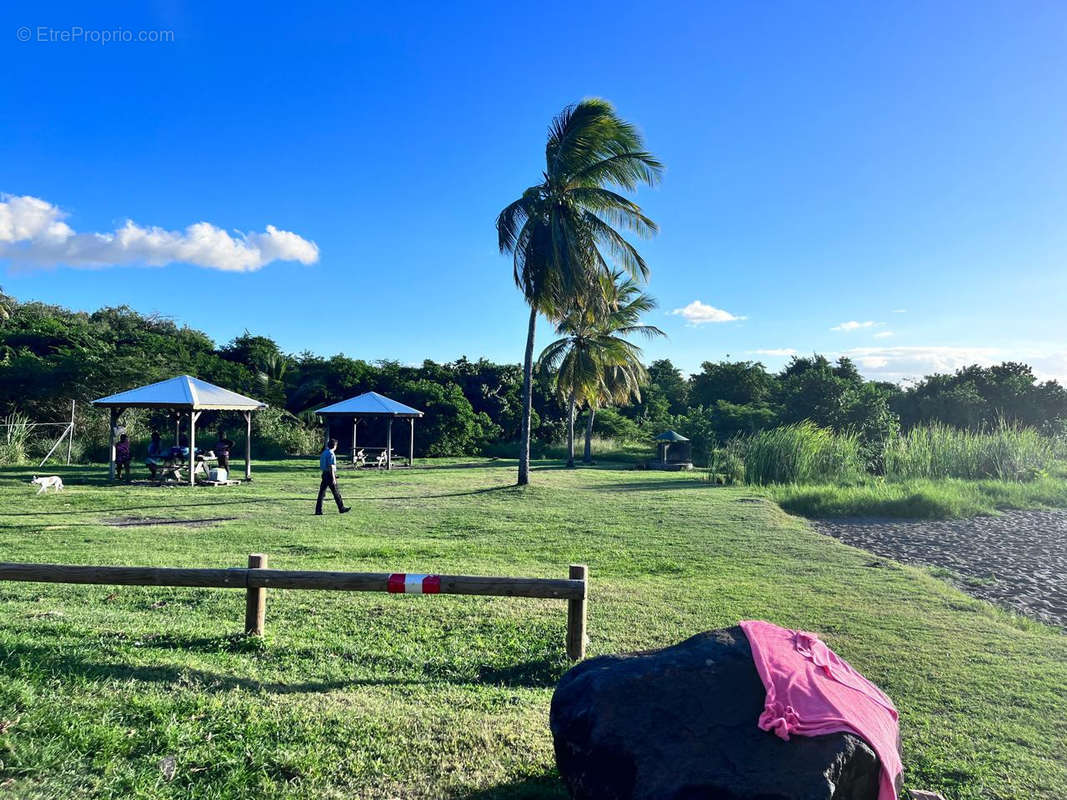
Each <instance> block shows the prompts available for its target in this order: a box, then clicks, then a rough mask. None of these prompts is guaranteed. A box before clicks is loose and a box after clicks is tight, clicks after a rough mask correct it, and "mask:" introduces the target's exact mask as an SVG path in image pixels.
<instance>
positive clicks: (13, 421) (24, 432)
mask: <svg viewBox="0 0 1067 800" xmlns="http://www.w3.org/2000/svg"><path fill="white" fill-rule="evenodd" d="M32 431H33V423H32V422H31V421H30V418H29V417H27V416H26V415H25V414H20V413H18V412H17V411H16V412H14V413H12V414H8V415H7V416H6V417H4V427H3V429H0V464H22V463H23V462H24V461H25V460H26V449H27V445H28V444H29V442H30V434H31V433H32Z"/></svg>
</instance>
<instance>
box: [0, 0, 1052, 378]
mask: <svg viewBox="0 0 1067 800" xmlns="http://www.w3.org/2000/svg"><path fill="white" fill-rule="evenodd" d="M83 5H84V4H69V5H64V4H51V3H47V2H45V3H40V4H35V5H33V6H29V5H25V4H17V6H16V4H9V5H8V6H7V7H6V8H5V9H4V10H3V11H0V54H2V55H3V58H4V63H5V64H7V65H9V66H8V69H9V72H8V80H6V81H4V82H3V83H2V84H0V192H3V193H5V195H7V197H6V199H5V200H4V203H5V205H3V206H0V285H2V286H3V287H4V289H5V291H7V292H8V293H10V294H13V295H15V296H16V297H18V298H20V299H38V300H44V301H47V302H52V303H59V304H63V305H67V306H71V307H74V308H81V309H93V308H97V307H99V306H102V305H118V304H123V303H125V304H128V305H130V306H133V307H134V308H136V309H138V310H140V311H144V312H160V313H162V314H165V315H168V316H171V317H174V318H175V319H177V320H179V321H181V322H185V323H188V324H190V325H193V326H195V327H197V328H201V329H203V330H205V331H207V332H208V333H209V334H210V335H211V336H213V337H214V338H215V339H216V340H217V341H219V342H225V341H227V340H229V339H230V338H232V337H233V336H235V335H237V334H240V333H241V332H242V331H243V330H245V329H248V330H250V331H252V332H254V333H260V334H264V335H269V336H272V337H273V338H275V339H276V340H277V341H278V342H279V344H280V345H281V346H282V347H283V348H284V349H286V350H289V351H294V352H297V351H301V350H304V349H308V350H312V351H315V352H318V353H321V354H324V355H326V354H332V353H336V352H344V353H346V354H348V355H351V356H354V357H359V358H365V359H379V358H393V359H399V360H401V361H405V362H419V361H421V360H422V359H423V358H434V359H437V360H450V359H453V358H456V357H459V356H461V355H468V356H469V357H472V358H473V357H477V356H482V355H484V356H488V357H490V358H493V359H496V360H509V361H518V360H519V359H520V358H521V355H522V348H523V344H524V329H525V313H524V310H523V305H522V301H521V298H520V296H519V294H518V292H517V291H516V290H515V288H514V286H513V284H512V281H511V274H510V264H509V262H508V260H507V259H506V258H504V257H502V256H500V255H499V254H498V253H497V250H496V245H495V234H494V229H493V220H494V218H495V216H496V213H497V212H498V211H499V210H500V208H502V207H503V206H504V205H505V204H507V203H508V202H510V201H511V200H512V199H514V198H515V197H516V196H518V194H519V193H520V192H521V191H522V189H524V188H525V187H526V186H528V185H530V184H532V183H535V182H537V180H538V178H539V175H540V170H541V168H542V167H543V157H544V156H543V154H544V139H545V131H546V127H547V125H548V122H549V120H550V118H551V117H552V115H553V114H555V113H556V112H558V111H559V110H560V109H561V108H562V107H563V106H564V105H566V104H567V103H570V102H574V101H576V100H578V99H580V98H582V97H585V96H594V95H595V96H601V97H605V98H608V99H609V100H611V101H612V102H614V103H615V104H616V106H617V107H618V109H619V111H620V112H621V114H622V115H623V116H625V117H626V118H628V119H630V120H632V121H634V122H636V123H637V124H638V125H639V126H640V127H641V129H642V130H643V131H644V133H645V136H646V138H647V142H648V145H649V147H650V149H652V150H653V151H654V152H655V153H656V154H657V155H659V156H660V157H661V159H662V160H663V161H664V162H665V163H666V165H667V171H666V174H665V176H664V180H663V183H662V185H661V186H660V187H659V188H657V189H655V190H646V191H642V192H641V193H640V194H639V195H638V201H639V202H640V203H641V204H642V205H643V206H644V207H645V209H646V211H647V213H648V214H649V215H650V216H651V217H652V218H654V219H655V220H656V221H657V222H658V223H659V224H660V227H661V233H660V235H659V236H658V237H657V238H656V239H654V240H652V241H649V242H646V243H643V244H642V245H641V247H642V249H643V252H644V253H645V255H646V257H647V259H648V261H649V263H650V264H651V266H652V281H651V285H650V291H651V293H652V294H654V295H655V296H656V297H657V298H658V300H659V302H660V309H659V310H658V311H657V312H656V313H655V314H654V315H653V316H652V318H651V321H652V322H654V323H656V324H658V325H660V326H661V327H662V328H664V330H666V331H667V332H668V334H669V339H668V340H665V341H660V342H656V343H654V344H651V345H649V346H647V347H646V353H647V355H648V357H649V358H650V359H651V358H656V357H665V356H666V357H670V358H671V359H673V360H674V361H675V363H676V364H678V365H680V366H682V367H683V368H685V369H687V370H693V369H696V368H698V366H699V364H700V362H701V361H703V360H708V359H712V360H714V359H719V358H723V357H725V356H727V355H729V356H730V357H732V358H758V359H761V360H763V361H764V362H765V363H766V364H768V366H770V367H774V368H776V367H779V366H780V365H781V364H783V363H784V362H785V360H786V358H787V354H788V353H789V352H793V351H795V352H800V353H805V352H811V351H813V350H815V351H819V352H825V353H829V354H841V353H846V354H851V355H853V356H854V357H855V358H857V360H858V361H859V362H860V364H861V366H862V368H863V370H864V372H865V373H866V374H868V375H871V376H879V377H889V378H893V379H899V378H907V377H913V376H917V375H921V374H923V373H925V372H930V371H933V370H937V369H940V370H947V369H952V368H955V367H956V366H959V365H961V364H963V363H970V362H974V361H980V362H988V361H996V360H1002V359H1007V358H1011V359H1018V360H1026V361H1029V362H1031V363H1033V364H1034V365H1035V366H1036V367H1037V369H1038V371H1039V372H1040V373H1041V374H1043V375H1047V376H1059V377H1061V378H1062V377H1067V315H1065V314H1064V305H1065V300H1067V291H1065V290H1067V270H1065V269H1064V261H1065V257H1067V192H1065V187H1067V104H1065V103H1064V102H1063V94H1064V87H1065V86H1067V5H1065V4H1063V3H1042V2H1031V3H1026V4H1025V5H1020V4H1017V3H1006V2H1005V3H982V4H973V3H950V2H940V3H936V4H935V3H931V4H856V3H841V4H830V3H827V4H812V3H774V4H752V3H735V4H726V3H694V4H639V5H634V6H632V7H630V8H629V9H627V6H626V5H625V4H619V3H610V4H608V3H604V4H578V3H555V2H545V3H539V4H537V5H536V6H529V5H526V6H522V5H514V4H512V5H511V6H508V5H507V4H499V3H492V4H489V3H486V4H474V3H455V4H446V3H418V2H414V3H406V4H403V5H397V6H396V7H387V4H375V5H367V6H364V7H350V8H345V9H330V10H319V11H309V10H307V9H306V8H303V7H301V6H300V5H298V4H284V5H273V4H270V3H256V4H251V5H247V6H245V7H240V6H239V5H238V4H232V5H231V4H227V6H228V7H225V8H224V7H223V4H217V7H215V6H216V4H197V5H195V6H193V5H190V6H186V5H185V4H182V3H179V2H174V1H173V0H172V1H171V2H154V3H139V4H130V5H128V6H125V7H123V6H121V5H112V6H110V7H109V8H106V9H105V8H94V9H91V10H89V9H86V8H84V7H81V6H83ZM98 5H103V4H98ZM23 27H25V28H26V29H27V32H22V31H20V28H23ZM79 28H80V29H81V30H82V31H83V33H81V34H77V33H75V31H77V29H79ZM116 31H117V32H118V35H119V36H124V35H132V36H134V37H136V36H138V35H139V32H140V31H153V32H154V31H166V32H169V33H166V34H164V36H166V37H167V38H169V39H171V40H170V41H161V42H136V41H133V42H123V41H111V42H102V41H85V39H89V38H92V37H95V38H97V39H99V38H102V37H103V36H104V35H105V32H110V34H111V35H112V36H113V37H114V36H115V32H116ZM95 32H100V33H95ZM27 34H28V35H29V37H30V41H25V42H24V41H20V40H19V39H20V36H21V37H23V38H25V36H26V35H27ZM64 35H67V36H71V37H75V36H80V37H81V38H80V40H78V41H62V37H63V36H64ZM153 35H154V34H153ZM50 39H51V40H50ZM12 70H13V72H12ZM27 197H29V198H36V201H34V203H36V202H37V201H40V202H39V204H36V205H34V204H32V203H31V204H30V205H27V203H30V201H26V200H24V201H23V204H22V205H21V206H18V207H16V206H15V205H13V204H12V199H13V198H27ZM5 213H6V215H7V216H6V219H7V223H6V228H5V222H4V221H5V216H4V215H5ZM20 215H21V216H20ZM61 215H65V216H61ZM27 219H30V222H29V223H27V222H26V220H27ZM20 220H21V224H22V229H21V230H22V233H21V234H20V233H19V230H17V229H18V228H19V226H18V224H16V223H17V222H19V221H20ZM34 220H36V222H34ZM42 220H43V222H42ZM128 221H132V225H133V226H135V227H132V228H127V227H126V226H127V225H128V224H129V223H128ZM197 223H209V224H210V227H207V226H201V227H200V228H197V229H194V230H193V231H187V230H186V229H187V228H188V226H190V225H194V224H197ZM27 224H37V226H38V227H37V228H35V229H34V230H33V231H30V232H27V230H26V225H27ZM54 225H59V226H63V225H65V226H68V228H62V227H61V228H59V229H58V235H59V241H60V242H61V244H63V243H66V244H63V246H58V245H56V240H55V239H54V238H53V239H49V236H50V235H53V236H54V235H56V234H57V229H55V228H54V227H49V226H54ZM268 225H269V226H274V228H275V229H276V230H277V231H288V232H291V233H293V234H296V237H299V238H296V237H286V236H284V235H283V234H280V233H276V234H273V235H272V234H270V233H268V231H269V229H268V227H267V226H268ZM124 228H125V229H126V233H125V234H120V235H119V236H117V237H113V239H112V240H111V241H110V242H108V241H107V240H101V239H99V238H98V237H93V236H92V235H91V234H94V233H112V234H113V233H114V232H115V231H116V230H119V229H124ZM153 228H159V229H161V230H160V231H153V230H152V229H153ZM75 231H76V232H77V234H88V235H87V236H80V237H77V238H74V239H70V240H68V239H67V238H65V237H69V236H72V235H73V232H75ZM168 232H173V233H168ZM236 232H243V233H244V234H245V235H246V236H247V238H245V239H243V238H241V236H240V235H239V234H238V233H236ZM5 237H6V238H5ZM20 237H21V238H20ZM130 237H133V238H134V239H136V243H135V245H129V246H127V249H126V250H125V251H123V252H124V253H125V255H124V256H121V257H119V256H116V255H115V253H116V252H117V250H118V249H119V248H118V245H117V244H116V242H117V241H120V240H121V241H123V242H126V241H127V239H129V238H130ZM71 242H74V243H78V247H79V248H81V249H77V248H75V249H74V250H72V249H70V243H71ZM309 243H314V247H315V248H317V252H316V251H315V249H314V248H311V245H310V244H309ZM124 246H125V245H124ZM64 247H66V248H67V249H64ZM94 248H95V249H94ZM64 253H66V254H67V255H64ZM72 253H73V254H74V255H71V254H72ZM257 253H258V255H256V254H257ZM131 254H132V255H131ZM138 254H141V256H139V257H140V260H141V261H144V260H152V259H156V260H161V261H170V260H171V259H173V258H175V257H177V258H178V259H179V260H178V261H171V263H167V264H166V265H164V266H144V265H143V264H139V263H136V260H137V259H136V258H135V259H134V260H135V263H133V264H129V263H126V262H128V261H129V260H130V258H134V257H135V256H138ZM145 254H147V255H145ZM186 254H192V255H189V256H188V258H190V259H191V260H196V259H200V260H201V261H211V260H214V261H215V262H218V263H216V264H215V265H214V266H210V267H205V266H193V265H190V264H187V263H181V259H182V258H184V257H186ZM220 254H221V255H220ZM275 256H277V258H278V259H282V258H288V259H293V260H269V259H270V258H271V257H275ZM79 259H80V260H81V261H86V260H93V259H103V260H105V261H108V260H109V259H110V261H115V262H121V263H119V264H118V265H115V266H106V267H95V268H86V267H84V266H77V265H75V266H70V264H71V263H74V264H77V263H78V262H79ZM110 261H109V263H110ZM262 261H266V262H267V263H262V264H261V263H260V262H262ZM301 261H306V262H309V263H301ZM220 266H228V267H230V268H231V269H222V268H219V267H220ZM234 266H240V267H244V268H245V271H235V270H234V269H232V268H233V267H234ZM695 302H696V303H699V304H701V305H693V304H694V303H695ZM705 306H710V307H712V308H713V309H718V310H721V311H724V312H726V314H725V317H735V318H736V319H727V320H726V321H710V320H713V319H714V318H724V315H722V314H717V313H715V312H714V311H708V310H707V309H706V308H704V307H705ZM687 307H688V308H689V309H690V312H689V313H688V318H687V315H686V314H682V313H678V314H675V313H672V312H674V311H676V310H682V309H686V308H687ZM694 310H695V311H696V312H697V313H693V311H694ZM702 319H707V320H709V321H704V322H701V320H702ZM845 323H857V324H854V325H847V324H845ZM835 328H836V330H835ZM549 333H550V331H549V330H548V328H547V327H544V328H542V330H541V332H540V339H539V343H540V344H541V345H543V344H545V343H547V341H548V338H547V336H548V334H549Z"/></svg>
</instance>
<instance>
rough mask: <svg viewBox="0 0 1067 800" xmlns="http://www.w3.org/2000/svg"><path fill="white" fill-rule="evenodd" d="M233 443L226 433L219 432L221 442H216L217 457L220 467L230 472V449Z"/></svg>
mask: <svg viewBox="0 0 1067 800" xmlns="http://www.w3.org/2000/svg"><path fill="white" fill-rule="evenodd" d="M232 447H233V442H232V441H231V440H230V439H227V438H226V431H223V430H220V431H219V440H218V441H217V442H215V457H216V458H218V460H219V467H220V468H222V469H224V470H226V473H227V474H229V472H230V449H231V448H232Z"/></svg>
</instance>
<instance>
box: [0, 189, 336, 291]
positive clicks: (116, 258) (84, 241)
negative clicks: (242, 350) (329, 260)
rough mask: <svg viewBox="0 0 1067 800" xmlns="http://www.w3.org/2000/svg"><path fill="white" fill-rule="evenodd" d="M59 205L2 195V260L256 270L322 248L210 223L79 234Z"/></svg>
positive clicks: (304, 260)
mask: <svg viewBox="0 0 1067 800" xmlns="http://www.w3.org/2000/svg"><path fill="white" fill-rule="evenodd" d="M66 217H67V214H66V213H65V212H63V211H62V210H61V209H60V208H59V207H58V206H55V205H52V204H51V203H49V202H47V201H45V200H41V199H40V198H37V197H30V196H29V195H25V196H21V197H14V196H11V195H0V258H6V259H10V260H11V261H12V262H13V263H16V264H19V265H26V266H42V267H43V266H58V265H63V266H69V267H113V266H121V265H128V264H144V265H147V266H153V267H161V266H164V265H166V264H171V263H183V264H194V265H196V266H199V267H207V268H209V269H220V270H224V271H227V272H252V271H254V270H257V269H260V268H261V267H263V266H264V265H266V264H269V263H270V262H272V261H299V262H300V263H301V264H313V263H315V262H316V261H318V259H319V248H318V246H317V245H316V244H315V243H314V242H311V241H308V240H307V239H304V238H303V237H301V236H298V235H297V234H295V233H291V232H290V231H282V230H278V229H277V228H275V227H274V226H273V225H268V226H267V229H266V230H265V231H263V232H253V233H240V232H237V231H235V232H234V233H233V234H232V235H231V234H230V233H227V232H226V231H224V230H222V229H221V228H217V227H215V226H214V225H212V224H211V223H210V222H197V223H194V224H192V225H189V226H188V227H187V228H186V229H185V230H184V231H168V230H165V229H163V228H158V227H149V228H144V227H141V226H140V225H137V224H136V223H135V222H133V221H132V220H127V221H126V223H125V224H124V225H123V226H122V227H120V228H117V229H115V230H114V231H112V232H109V233H77V232H75V231H74V229H72V228H71V227H70V226H69V225H67V223H66V222H64V221H63V220H64V219H65V218H66Z"/></svg>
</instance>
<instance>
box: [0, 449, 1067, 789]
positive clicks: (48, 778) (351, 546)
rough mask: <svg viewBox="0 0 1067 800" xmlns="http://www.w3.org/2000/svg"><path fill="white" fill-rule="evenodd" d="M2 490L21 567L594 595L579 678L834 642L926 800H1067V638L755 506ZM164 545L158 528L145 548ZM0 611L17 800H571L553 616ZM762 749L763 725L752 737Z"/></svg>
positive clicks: (369, 492) (278, 477)
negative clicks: (874, 697)
mask: <svg viewBox="0 0 1067 800" xmlns="http://www.w3.org/2000/svg"><path fill="white" fill-rule="evenodd" d="M31 474H32V471H31V470H28V469H15V468H6V469H3V470H0V558H2V560H7V561H53V562H64V563H98V564H146V565H166V566H212V567H221V566H242V565H243V564H244V563H245V561H246V559H247V555H248V553H250V552H265V553H268V554H269V556H270V560H271V565H272V566H275V567H279V568H324V569H337V570H341V569H348V570H372V571H411V572H452V573H474V574H479V573H481V574H491V573H503V574H512V575H532V576H545V577H550V576H552V577H562V576H564V575H565V574H566V568H567V564H568V563H571V562H585V563H588V564H589V566H590V570H591V586H592V589H591V598H590V615H589V625H590V636H591V643H590V651H591V654H592V655H596V654H598V653H608V652H618V651H626V650H635V649H641V648H649V647H658V646H661V645H666V644H669V643H672V642H675V641H678V640H679V639H682V638H684V637H686V636H689V635H691V634H693V633H696V632H698V631H702V630H707V629H710V628H716V627H721V626H725V625H731V624H734V623H735V622H736V621H737V620H739V619H744V618H752V617H756V618H766V619H770V620H773V621H775V622H778V623H780V624H783V625H788V626H794V627H802V628H807V629H810V630H815V631H820V632H822V633H823V634H825V636H826V638H827V641H828V642H829V643H830V645H831V646H832V647H834V648H835V649H836V650H837V651H838V652H839V653H841V654H842V655H843V656H844V657H846V658H847V659H849V660H850V661H851V662H852V663H853V664H854V665H855V666H856V667H858V668H859V669H860V670H862V671H863V672H865V673H866V674H867V675H868V676H869V677H871V678H872V679H873V680H875V681H876V682H878V683H879V684H880V685H882V687H883V688H884V689H885V690H886V691H887V692H888V693H889V695H890V696H892V697H893V698H894V699H895V700H896V702H897V704H898V706H899V707H900V709H901V712H902V732H903V745H904V760H905V764H906V766H907V773H906V778H907V782H908V785H909V786H912V787H916V788H923V787H927V788H936V789H939V790H941V791H942V792H943V793H944V794H945V796H946V797H948V798H950V800H964V799H965V798H966V799H967V800H977V799H978V798H985V799H989V798H996V799H998V800H1007V799H1008V798H1014V799H1017V800H1022V799H1023V798H1048V800H1053V798H1056V799H1058V798H1062V797H1065V796H1067V763H1065V755H1067V718H1065V716H1064V714H1063V708H1064V707H1065V706H1067V637H1065V636H1063V635H1062V634H1060V633H1058V632H1055V631H1053V630H1051V629H1048V628H1045V627H1042V626H1039V625H1037V624H1034V623H1029V622H1026V621H1024V620H1020V619H1017V618H1012V617H1010V616H1008V615H1007V614H1005V613H1003V612H1001V611H998V610H995V609H993V608H992V607H990V606H988V605H986V604H984V603H981V602H979V601H976V600H972V599H970V598H968V597H966V596H965V595H963V594H961V593H960V592H958V591H956V590H955V589H953V588H951V587H950V586H948V585H947V584H945V583H942V582H941V581H939V580H937V579H935V578H933V577H931V576H930V575H929V574H926V573H924V572H922V571H920V570H915V569H910V568H905V567H901V566H899V565H897V564H894V563H890V562H886V561H884V560H881V559H877V558H874V557H872V556H871V555H869V554H867V553H864V552H862V551H859V550H854V549H851V548H849V547H846V546H844V545H842V544H840V543H838V542H836V541H835V540H832V539H830V538H827V537H823V536H820V535H817V534H815V533H813V532H812V531H811V530H810V529H809V528H808V527H807V526H806V524H805V523H804V522H803V521H801V520H799V519H797V518H794V517H790V516H788V515H786V514H785V513H783V512H782V511H781V510H780V509H779V508H778V507H777V506H776V505H774V504H773V503H772V502H770V501H769V500H768V499H767V497H766V496H765V494H764V493H763V492H762V491H760V490H753V489H751V488H747V487H738V488H719V487H713V486H710V485H709V484H708V483H707V482H704V481H702V480H700V478H699V476H692V475H685V474H678V473H658V472H637V471H630V470H624V469H611V468H609V467H607V466H606V465H601V467H600V468H597V469H582V470H578V471H567V470H562V469H558V468H555V467H554V465H547V464H544V463H542V464H541V465H539V468H538V469H537V470H536V471H535V473H534V475H533V485H532V486H530V487H528V488H526V489H525V490H519V489H516V488H513V487H512V486H511V483H512V481H513V479H514V472H513V465H512V464H510V463H502V462H488V461H484V462H478V463H472V464H461V463H447V462H442V463H434V464H433V465H432V467H431V468H426V469H417V470H412V471H397V472H393V473H376V472H363V473H359V474H353V473H346V474H345V475H344V477H343V489H344V492H345V496H346V500H348V501H349V502H350V503H351V504H352V505H353V507H354V510H353V512H352V513H351V514H348V515H345V516H343V517H342V516H338V515H337V514H336V513H335V512H333V511H331V513H330V515H328V516H325V517H321V518H316V517H313V516H311V511H312V503H313V497H314V492H315V489H316V488H317V475H316V470H315V468H314V466H313V465H310V464H306V463H302V462H277V463H269V464H265V465H262V466H260V467H258V469H257V472H256V480H255V481H254V483H253V484H251V485H249V486H241V487H235V488H222V489H207V488H198V489H188V488H167V489H159V488H149V487H139V486H133V487H125V486H119V487H108V486H104V485H103V482H102V481H101V480H100V476H101V474H102V471H101V470H100V468H92V469H90V468H71V469H61V470H60V474H62V475H63V476H64V479H65V480H66V481H67V483H68V486H69V489H68V491H67V492H66V493H65V494H63V495H59V496H52V495H47V496H34V494H33V489H32V488H31V487H30V486H29V485H27V484H26V483H25V481H27V480H28V479H29V477H30V475H31ZM145 520H149V521H151V520H155V521H156V524H129V523H136V522H139V521H145ZM243 610H244V597H243V593H242V592H240V591H229V590H219V589H210V590H197V589H165V588H145V587H124V588H121V587H120V588H116V587H103V586H100V587H95V586H62V585H44V584H36V585H35V584H0V787H2V788H0V796H3V795H4V792H5V791H6V793H7V795H8V796H12V797H19V798H24V797H25V798H30V797H65V798H76V797H165V798H186V797H197V798H342V797H344V798H353V797H356V798H371V797H373V798H381V797H394V798H409V797H410V798H423V797H425V798H430V797H433V798H440V797H456V798H476V799H477V800H490V799H491V798H513V799H514V798H563V797H564V796H565V793H564V791H563V790H562V787H561V786H560V784H559V781H558V778H557V777H556V776H555V775H554V772H553V762H552V752H551V737H550V735H549V732H548V727H547V715H548V704H549V700H550V697H551V693H552V687H553V685H554V684H555V682H556V680H558V678H559V677H560V675H562V673H563V672H564V671H565V670H566V669H567V667H568V663H567V661H566V659H565V656H564V654H563V647H562V640H563V633H564V627H565V610H564V604H563V603H561V602H553V601H534V600H509V599H489V598H454V597H443V596H438V597H410V596H407V597H405V596H392V595H385V594H381V595H378V594H373V595H372V594H361V595H347V594H342V593H337V594H333V593H315V592H306V591H305V592H295V591H294V592H282V591H277V592H271V593H270V594H269V597H268V602H267V631H268V635H267V636H266V638H265V639H264V640H256V639H245V638H243V637H241V636H237V635H236V633H237V632H238V631H240V629H241V626H242V619H243ZM753 724H755V721H753Z"/></svg>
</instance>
